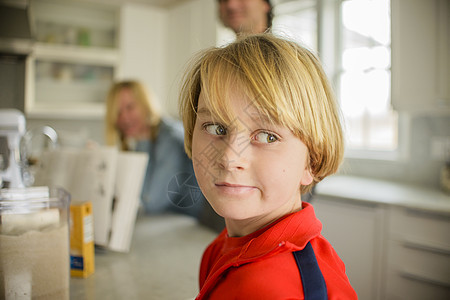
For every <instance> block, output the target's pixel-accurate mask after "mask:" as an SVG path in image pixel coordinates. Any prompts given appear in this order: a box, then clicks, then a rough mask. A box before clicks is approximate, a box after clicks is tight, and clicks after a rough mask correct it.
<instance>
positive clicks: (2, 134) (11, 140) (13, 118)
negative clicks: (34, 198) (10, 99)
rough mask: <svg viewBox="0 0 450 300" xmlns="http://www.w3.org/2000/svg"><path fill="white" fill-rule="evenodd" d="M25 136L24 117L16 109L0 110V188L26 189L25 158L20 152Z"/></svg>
mask: <svg viewBox="0 0 450 300" xmlns="http://www.w3.org/2000/svg"><path fill="white" fill-rule="evenodd" d="M24 135H25V117H24V115H23V114H22V113H21V112H20V111H19V110H16V109H0V187H5V188H23V187H25V184H24V180H23V171H24V167H25V157H24V155H23V153H21V151H20V143H21V140H22V137H23V136H24Z"/></svg>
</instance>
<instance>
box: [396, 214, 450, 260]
mask: <svg viewBox="0 0 450 300" xmlns="http://www.w3.org/2000/svg"><path fill="white" fill-rule="evenodd" d="M449 233H450V216H449V215H445V214H438V213H430V212H426V211H421V210H416V209H409V208H399V207H392V208H391V209H390V211H389V239H394V240H401V241H408V242H411V243H413V244H423V245H426V246H430V247H432V248H437V249H440V250H442V251H444V252H448V253H450V234H449Z"/></svg>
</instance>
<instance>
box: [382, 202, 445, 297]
mask: <svg viewBox="0 0 450 300" xmlns="http://www.w3.org/2000/svg"><path fill="white" fill-rule="evenodd" d="M388 211H389V229H388V236H387V240H388V243H387V247H388V248H387V251H386V252H387V263H386V297H385V298H386V299H409V300H414V299H436V300H438V299H443V300H444V299H449V296H450V235H449V229H450V217H449V216H448V215H445V214H441V213H439V212H424V211H422V210H417V209H411V208H404V207H389V208H388Z"/></svg>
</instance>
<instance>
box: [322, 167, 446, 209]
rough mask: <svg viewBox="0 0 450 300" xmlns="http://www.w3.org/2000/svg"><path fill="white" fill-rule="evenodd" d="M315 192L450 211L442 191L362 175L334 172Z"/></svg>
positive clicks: (380, 202) (329, 195)
mask: <svg viewBox="0 0 450 300" xmlns="http://www.w3.org/2000/svg"><path fill="white" fill-rule="evenodd" d="M315 192H316V195H319V196H328V197H337V198H341V199H349V200H354V201H364V202H369V203H376V204H377V203H378V204H388V205H397V206H402V207H407V208H414V209H421V210H427V211H432V212H439V213H444V214H450V196H449V195H448V194H445V193H444V192H443V191H440V190H437V189H431V188H425V187H420V186H413V185H407V184H401V183H395V182H388V181H383V180H376V179H369V178H363V177H355V176H347V175H333V176H329V177H327V178H325V179H324V180H323V181H322V182H320V183H319V184H318V185H317V187H316V190H315Z"/></svg>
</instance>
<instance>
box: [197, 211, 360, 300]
mask: <svg viewBox="0 0 450 300" xmlns="http://www.w3.org/2000/svg"><path fill="white" fill-rule="evenodd" d="M321 230H322V223H320V221H319V220H318V219H317V218H316V215H315V213H314V209H313V207H312V205H311V204H309V203H303V209H302V210H301V211H299V212H295V213H292V214H289V215H286V216H284V217H282V218H280V219H279V220H277V221H276V222H274V223H272V224H270V225H268V226H266V227H264V228H262V229H260V230H258V231H256V232H254V233H251V234H249V235H247V236H244V237H228V234H227V231H226V229H225V230H224V231H222V233H220V234H219V236H218V237H217V238H216V239H215V240H214V241H213V242H212V243H211V244H210V245H209V246H208V248H207V249H206V250H205V252H204V254H203V258H202V262H201V266H200V293H199V295H198V296H197V298H196V299H214V300H215V299H226V300H229V299H258V300H261V299H270V300H273V299H304V296H303V286H302V280H301V277H300V272H299V269H298V267H297V264H296V262H295V259H294V255H293V254H292V252H294V251H298V250H302V249H303V248H304V247H305V246H306V244H307V243H308V242H310V243H311V245H312V248H313V250H314V254H315V256H316V259H317V262H318V265H319V268H320V270H321V272H322V275H323V277H324V279H325V283H326V286H327V293H328V299H346V300H347V299H357V295H356V293H355V291H354V290H353V288H352V287H351V285H350V282H349V280H348V278H347V275H346V274H345V266H344V263H343V262H342V261H341V259H340V258H339V257H338V255H337V254H336V252H335V251H334V249H333V247H332V246H331V244H330V243H329V242H328V241H327V240H325V238H324V237H323V236H322V235H321V234H320V231H321Z"/></svg>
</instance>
